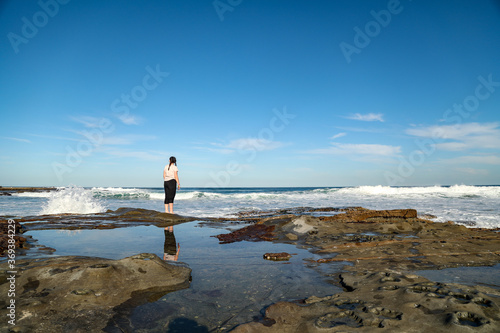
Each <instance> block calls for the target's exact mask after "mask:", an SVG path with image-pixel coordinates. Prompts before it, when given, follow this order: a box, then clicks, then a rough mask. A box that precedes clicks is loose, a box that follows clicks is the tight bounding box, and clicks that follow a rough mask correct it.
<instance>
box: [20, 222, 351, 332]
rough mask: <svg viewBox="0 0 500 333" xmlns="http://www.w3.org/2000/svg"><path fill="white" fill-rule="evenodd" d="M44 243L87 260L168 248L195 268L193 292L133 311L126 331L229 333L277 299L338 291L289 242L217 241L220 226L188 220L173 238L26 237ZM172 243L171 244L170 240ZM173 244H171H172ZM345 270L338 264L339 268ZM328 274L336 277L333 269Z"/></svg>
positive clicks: (142, 234) (95, 233) (150, 232)
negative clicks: (277, 257)
mask: <svg viewBox="0 0 500 333" xmlns="http://www.w3.org/2000/svg"><path fill="white" fill-rule="evenodd" d="M29 233H30V234H31V235H32V236H33V238H35V239H38V242H39V243H40V244H43V245H45V246H49V247H53V248H55V249H56V250H57V251H56V252H55V253H54V255H82V256H98V257H105V258H111V259H120V258H124V257H127V256H130V255H134V254H137V253H143V252H147V253H155V254H157V255H158V256H159V257H161V258H163V257H164V250H165V251H168V249H166V248H172V247H174V248H175V246H176V245H175V244H178V249H179V251H178V253H175V251H174V253H170V254H167V258H171V259H174V258H175V255H176V254H177V256H178V261H179V262H184V263H187V264H188V265H189V267H190V268H191V269H192V282H191V285H190V287H189V288H188V289H184V290H180V291H176V292H172V293H169V294H167V295H165V296H163V297H161V298H160V299H159V300H158V301H156V302H152V303H147V304H144V305H142V306H139V307H137V308H135V309H134V310H133V312H132V314H131V315H130V317H129V318H128V319H127V320H120V321H118V322H120V323H121V324H120V325H123V323H127V324H126V325H127V327H120V328H121V329H122V330H124V331H136V330H137V331H141V332H148V331H151V332H156V331H162V332H163V331H179V332H180V331H186V332H188V331H189V330H193V329H196V330H197V331H200V332H203V331H205V332H206V331H225V330H229V329H231V328H233V327H235V326H236V325H238V324H241V323H245V322H249V321H252V320H255V319H256V317H260V316H262V313H261V312H262V311H263V309H265V307H267V306H269V305H271V304H273V303H276V302H278V301H292V300H300V299H304V298H307V297H310V296H313V295H316V296H318V297H323V296H327V295H333V294H335V293H338V292H341V291H342V290H341V288H339V287H336V286H334V285H332V284H331V283H328V282H326V280H327V277H325V276H324V275H323V274H320V273H319V272H318V271H317V270H316V269H312V268H314V267H310V266H311V265H310V263H309V261H306V260H305V259H309V258H312V259H319V258H321V257H320V256H318V255H315V254H312V253H311V252H309V251H307V250H305V249H300V248H297V247H296V246H294V245H290V244H277V243H271V242H246V241H243V242H237V243H231V244H219V241H218V239H217V238H215V237H211V236H214V235H217V234H220V233H221V229H214V228H209V227H198V222H189V223H184V224H180V225H176V226H174V227H173V236H174V239H173V240H172V235H171V234H167V235H168V236H165V231H164V229H162V228H158V227H155V226H139V227H129V228H119V229H112V230H78V231H75V230H72V231H64V230H39V231H30V232H29ZM167 238H168V239H167ZM172 243H174V245H173V244H172ZM267 252H273V253H278V252H288V253H290V254H292V257H291V259H290V260H289V261H278V262H275V261H268V260H265V259H263V255H264V253H267ZM339 268H340V266H339ZM330 273H331V272H330Z"/></svg>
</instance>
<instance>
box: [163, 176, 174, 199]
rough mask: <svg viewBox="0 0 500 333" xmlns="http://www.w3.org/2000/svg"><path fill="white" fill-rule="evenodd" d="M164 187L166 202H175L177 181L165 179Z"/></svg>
mask: <svg viewBox="0 0 500 333" xmlns="http://www.w3.org/2000/svg"><path fill="white" fill-rule="evenodd" d="M163 188H164V189H165V203H166V204H169V203H174V198H175V190H176V188H177V181H176V180H175V179H171V180H168V181H164V182H163Z"/></svg>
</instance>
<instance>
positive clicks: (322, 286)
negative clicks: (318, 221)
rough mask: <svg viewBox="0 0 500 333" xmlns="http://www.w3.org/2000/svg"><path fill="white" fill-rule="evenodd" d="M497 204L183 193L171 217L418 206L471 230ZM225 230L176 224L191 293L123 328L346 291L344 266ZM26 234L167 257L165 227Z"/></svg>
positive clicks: (492, 195)
mask: <svg viewBox="0 0 500 333" xmlns="http://www.w3.org/2000/svg"><path fill="white" fill-rule="evenodd" d="M163 197H164V193H163V188H115V187H113V188H109V187H108V188H81V187H76V186H70V187H64V188H60V189H59V190H58V191H55V192H40V193H19V194H14V195H12V196H4V197H0V209H1V212H0V214H2V215H4V216H6V215H8V216H12V217H13V218H14V219H15V218H16V217H22V216H30V215H45V214H63V213H73V214H93V213H99V212H105V211H106V210H108V209H112V210H115V209H117V208H120V207H133V208H145V209H152V210H157V211H163V210H164V204H163ZM499 203H500V186H465V185H455V186H431V187H385V186H361V187H344V188H185V189H182V190H181V191H179V192H178V193H177V196H176V199H175V211H176V213H178V214H181V215H187V216H194V217H198V218H199V219H200V220H202V219H203V218H204V217H217V216H220V217H231V216H237V213H238V212H242V211H269V210H274V209H283V208H292V207H316V208H317V207H349V206H362V207H365V208H370V209H397V208H415V209H417V211H418V213H419V214H420V215H428V214H431V215H433V216H434V217H432V219H433V220H434V221H437V222H445V221H448V220H452V221H455V222H457V223H461V224H464V225H466V226H468V227H471V226H475V227H484V228H499V227H500V209H499V207H500V205H499ZM241 226H242V225H238V226H237V227H241ZM228 228H229V226H226V227H224V228H223V229H222V228H219V229H217V228H210V227H208V226H205V227H203V224H199V222H197V221H194V222H189V223H184V224H181V225H177V226H175V227H174V233H175V237H176V241H177V243H178V244H179V245H180V251H179V258H178V259H179V261H181V262H184V263H186V264H187V265H189V267H190V268H191V269H192V277H193V280H192V283H191V286H190V287H189V288H188V289H184V290H180V291H176V292H173V293H169V294H167V295H164V296H163V297H161V298H160V299H159V300H157V301H155V302H152V303H146V304H144V305H141V306H139V307H137V308H135V309H134V310H133V312H132V313H131V314H130V316H129V317H128V318H127V319H126V320H125V321H126V322H130V323H131V324H132V325H133V326H134V327H135V329H139V330H144V331H164V330H165V329H166V325H168V328H169V329H170V330H172V331H186V329H187V331H189V330H190V329H191V330H192V329H193V328H196V329H198V330H199V331H205V332H206V331H209V330H214V331H223V330H225V329H226V330H227V329H230V328H232V327H234V326H235V325H237V324H238V323H243V322H248V321H251V320H252V319H253V318H254V316H256V315H257V316H258V315H259V314H261V315H262V311H263V309H265V307H267V306H268V305H270V304H272V303H275V302H278V301H281V300H298V299H302V298H305V297H308V296H312V295H316V296H326V295H332V294H335V293H338V292H340V288H338V287H336V286H335V285H333V284H331V283H328V282H327V279H331V278H332V277H333V276H335V272H337V273H338V271H340V270H341V269H342V266H343V265H344V264H346V263H336V264H335V265H327V266H325V265H319V264H315V263H314V260H317V259H318V258H319V257H318V255H317V254H313V253H310V252H309V251H307V250H306V249H299V248H297V247H295V246H293V245H289V244H277V243H271V242H257V243H255V242H239V243H234V244H219V242H218V239H217V238H214V237H212V236H214V235H216V234H220V233H226V232H229V230H226V229H228ZM234 228H236V226H235V227H234ZM28 234H30V235H31V236H32V237H33V238H34V239H37V240H38V243H39V244H43V245H44V246H48V247H52V248H55V249H56V251H55V252H54V253H53V254H52V255H55V256H57V255H84V256H97V257H105V258H111V259H120V258H124V257H127V256H130V255H133V254H137V253H140V252H148V253H156V254H157V255H158V256H160V257H162V255H163V246H164V244H163V242H164V234H163V229H162V228H158V227H156V226H138V227H129V228H118V229H111V230H31V231H28ZM265 252H288V253H292V254H293V256H292V258H291V260H290V261H289V262H269V261H266V260H264V259H263V258H262V255H263V254H264V253H265ZM34 255H35V256H36V255H37V254H36V253H35V254H34ZM43 255H46V254H43ZM19 259H21V258H19ZM308 259H312V260H308ZM332 266H335V267H332ZM499 269H500V266H499V265H496V266H494V267H486V268H484V267H480V268H467V269H451V270H442V271H437V272H436V271H423V272H419V273H420V274H421V275H424V276H427V277H429V278H431V279H433V280H436V281H439V282H457V283H467V284H478V283H479V284H483V285H487V286H493V287H496V288H498V285H499V281H498V278H495V279H489V280H485V279H478V274H486V275H490V276H491V275H492V276H496V277H497V276H498V270H499Z"/></svg>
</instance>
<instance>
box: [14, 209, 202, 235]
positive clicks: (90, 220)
mask: <svg viewBox="0 0 500 333" xmlns="http://www.w3.org/2000/svg"><path fill="white" fill-rule="evenodd" d="M15 220H16V221H17V222H20V223H25V222H27V223H25V224H24V226H25V227H26V230H27V231H29V230H48V229H64V230H77V229H115V228H124V227H132V226H139V225H155V226H157V227H161V228H164V227H168V226H172V225H176V224H179V223H184V222H189V221H194V220H195V218H193V217H187V216H181V215H177V214H169V213H162V212H158V211H155V210H149V209H142V208H126V207H124V208H118V209H117V210H108V211H107V212H105V213H98V214H84V215H82V214H57V215H42V216H27V217H23V218H16V219H15Z"/></svg>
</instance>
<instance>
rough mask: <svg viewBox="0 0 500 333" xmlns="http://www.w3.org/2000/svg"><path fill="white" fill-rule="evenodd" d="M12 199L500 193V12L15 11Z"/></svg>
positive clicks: (121, 4)
mask: <svg viewBox="0 0 500 333" xmlns="http://www.w3.org/2000/svg"><path fill="white" fill-rule="evenodd" d="M0 36H2V39H1V45H0V59H1V60H0V73H1V75H0V88H1V89H0V101H1V102H0V105H1V115H2V122H1V124H0V131H1V132H0V147H1V150H0V161H1V169H0V174H1V179H0V183H1V185H4V186H5V185H40V186H47V185H55V186H64V185H70V184H74V185H78V186H154V187H161V186H162V178H161V174H162V169H163V166H164V165H165V163H166V162H167V160H168V157H169V156H171V155H174V156H176V157H177V160H178V167H179V170H180V171H179V176H180V181H181V185H182V186H184V187H186V186H189V187H191V186H196V187H198V186H199V187H203V186H358V185H384V186H387V185H435V184H440V185H445V184H500V172H499V170H500V112H499V111H500V61H499V59H500V3H499V2H498V1H489V0H481V1H473V0H468V1H464V0H457V1H410V0H401V1H395V0H391V1H350V0H349V1H348V0H345V1H326V0H325V1H305V0H304V1H285V0H276V1H264V0H262V1H260V0H256V1H250V0H220V1H218V0H217V1H210V0H208V1H201V0H199V1H194V0H176V1H172V0H162V1H92V0H89V1H77V0H72V1H67V0H64V1H63V0H59V1H56V0H41V1H4V2H2V5H0Z"/></svg>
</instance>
